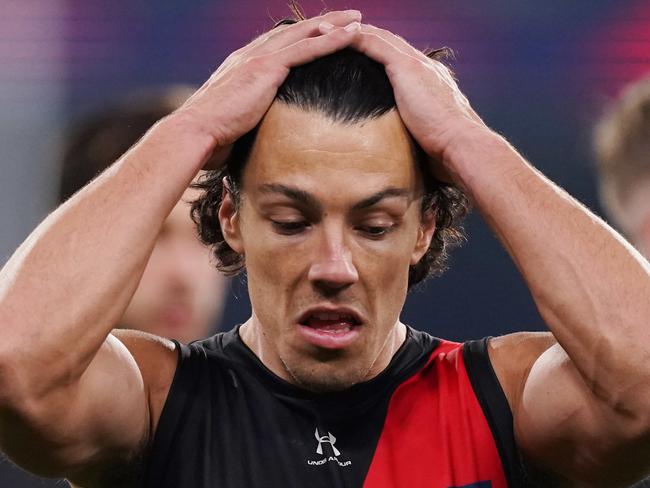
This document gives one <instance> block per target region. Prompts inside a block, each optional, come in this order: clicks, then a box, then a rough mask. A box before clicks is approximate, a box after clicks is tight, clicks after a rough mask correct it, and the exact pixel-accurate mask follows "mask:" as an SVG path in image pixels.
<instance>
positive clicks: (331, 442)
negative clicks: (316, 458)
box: [316, 427, 341, 456]
mask: <svg viewBox="0 0 650 488" xmlns="http://www.w3.org/2000/svg"><path fill="white" fill-rule="evenodd" d="M316 440H317V441H318V447H317V448H316V454H321V455H322V454H323V443H324V442H328V443H329V445H330V446H332V451H334V455H335V456H340V455H341V452H340V451H339V450H338V449H337V448H336V447H334V443H335V442H336V437H334V436H333V435H332V433H331V432H328V433H327V435H323V436H321V435H320V434H319V433H318V427H316Z"/></svg>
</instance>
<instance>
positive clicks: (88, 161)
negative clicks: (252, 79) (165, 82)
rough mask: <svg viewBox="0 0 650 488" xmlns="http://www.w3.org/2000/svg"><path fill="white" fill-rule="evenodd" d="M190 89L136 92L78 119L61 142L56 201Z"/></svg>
mask: <svg viewBox="0 0 650 488" xmlns="http://www.w3.org/2000/svg"><path fill="white" fill-rule="evenodd" d="M193 91H194V90H193V88H191V87H189V86H184V85H178V86H169V87H164V88H159V89H147V90H146V91H136V92H133V93H130V94H128V95H126V96H124V97H123V98H122V99H120V100H118V101H115V102H113V103H111V104H110V105H108V106H106V107H103V108H101V109H99V110H97V111H95V112H93V113H91V114H88V115H87V116H85V117H83V118H81V119H80V120H78V121H77V122H76V123H75V125H73V126H72V127H71V128H70V130H69V131H68V133H67V137H66V140H65V143H64V149H63V155H62V158H61V159H62V161H61V163H62V166H61V180H60V182H59V194H58V203H63V202H64V201H66V200H67V199H68V198H70V197H71V196H72V195H73V194H75V193H76V192H77V191H79V190H80V189H81V188H83V187H84V186H86V185H87V184H88V183H89V182H90V181H91V180H92V179H94V178H95V177H96V176H97V175H99V174H100V173H101V172H102V171H104V170H105V169H106V168H108V167H109V166H110V165H111V164H113V163H114V162H115V161H116V160H117V159H118V158H119V157H120V156H122V154H124V153H125V152H126V151H127V150H128V149H129V148H130V147H131V146H132V145H133V144H135V143H136V142H137V141H138V140H139V139H140V138H141V137H142V136H143V135H144V134H145V132H147V130H149V128H150V127H151V126H152V125H153V124H155V123H156V122H157V121H158V120H160V119H162V118H163V117H165V116H166V115H169V113H171V112H172V111H174V110H175V109H176V108H178V107H179V106H180V105H181V104H182V103H183V102H184V101H185V100H186V99H187V98H188V97H189V95H190V94H191V93H192V92H193Z"/></svg>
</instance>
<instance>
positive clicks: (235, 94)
mask: <svg viewBox="0 0 650 488" xmlns="http://www.w3.org/2000/svg"><path fill="white" fill-rule="evenodd" d="M359 18H360V17H359V14H358V12H357V13H355V12H330V13H328V14H326V15H325V16H322V17H318V18H315V19H310V20H308V21H305V22H301V23H299V24H296V25H293V26H285V27H281V28H279V29H277V30H274V31H273V32H271V33H269V34H266V35H264V36H261V37H260V38H258V39H256V40H255V41H253V42H252V43H251V44H249V45H248V46H246V47H244V48H242V49H240V50H239V51H237V52H235V53H233V55H231V56H230V57H229V58H228V59H227V60H226V61H225V62H224V64H223V65H222V66H221V67H220V68H219V69H218V70H217V71H216V72H215V73H214V74H213V76H212V77H211V78H210V80H208V81H207V82H206V84H205V85H204V86H203V87H202V88H201V89H200V90H199V91H198V92H197V93H196V94H195V95H193V96H192V97H191V98H190V99H189V100H188V102H187V103H186V104H185V105H184V106H183V107H181V109H179V110H178V111H177V112H176V113H174V114H172V115H170V116H168V117H166V118H165V119H163V120H161V121H160V122H159V123H158V124H156V125H155V126H154V127H153V128H152V129H151V130H150V131H149V132H148V133H147V135H146V136H145V137H144V138H143V139H142V140H141V141H140V142H139V143H138V144H136V145H135V146H134V147H133V148H132V149H131V150H130V151H129V152H127V153H126V154H125V155H124V156H123V157H122V158H121V159H120V160H119V161H117V162H116V163H115V164H114V165H113V166H112V167H110V168H109V169H108V170H107V171H105V172H104V173H103V174H102V175H101V176H100V177H99V178H97V179H96V180H95V181H94V182H92V183H91V184H89V185H88V186H87V187H86V188H84V189H83V190H82V191H80V192H79V193H78V194H77V195H75V196H74V197H72V198H71V199H70V200H69V201H68V202H66V203H65V204H63V205H62V206H61V207H60V208H58V209H57V210H56V211H55V212H54V213H53V214H51V215H50V216H49V217H48V218H47V219H45V221H44V222H43V223H42V224H41V225H40V226H39V227H38V228H37V229H36V230H35V231H34V232H33V233H32V235H31V236H30V237H29V238H28V239H27V240H26V241H25V242H24V243H23V245H22V246H21V247H20V248H19V249H18V250H17V251H16V253H15V254H14V256H13V257H12V258H11V259H10V260H9V262H8V263H7V264H6V266H5V267H4V268H3V269H2V272H1V273H0V449H2V450H4V451H6V452H7V453H8V454H9V455H10V457H12V458H14V459H15V460H16V461H17V462H18V463H20V464H22V465H23V466H25V467H27V468H28V469H30V470H32V471H34V472H36V473H38V474H44V475H57V476H67V477H70V478H71V479H73V480H77V479H78V480H80V481H82V482H83V483H86V484H87V483H91V484H92V483H95V482H96V480H97V477H98V476H99V474H100V473H101V471H102V469H103V468H105V467H106V465H107V464H110V463H111V462H113V461H119V460H120V459H128V458H129V457H130V456H132V455H133V454H134V453H136V452H137V451H138V450H139V449H140V448H141V446H142V443H143V442H146V440H147V439H148V438H150V436H151V434H152V432H153V426H154V425H155V422H156V415H157V411H156V410H155V409H152V407H151V405H150V404H149V402H150V393H151V391H152V388H153V389H155V390H156V391H159V390H162V391H165V387H166V386H167V387H168V384H167V385H165V382H167V383H168V382H169V381H170V377H169V376H170V375H167V376H166V377H165V378H162V379H161V378H159V377H157V376H155V375H154V380H152V379H151V378H152V376H151V375H149V374H147V371H150V370H152V369H155V367H156V365H157V363H159V362H160V363H164V364H169V363H170V362H171V363H172V364H173V361H174V356H173V352H172V351H170V348H169V347H168V345H165V343H164V342H162V343H161V342H158V343H157V342H156V341H153V342H152V343H151V344H150V345H149V346H148V347H147V348H146V349H147V353H146V354H142V355H138V354H137V353H135V356H137V357H134V353H133V351H134V348H136V346H134V345H133V344H131V345H130V346H129V348H127V347H125V345H124V344H123V343H122V342H121V341H120V340H118V339H116V338H115V337H112V336H109V333H110V332H111V330H112V328H113V327H114V326H115V324H116V323H117V322H118V320H119V319H120V317H121V315H122V313H123V312H124V309H125V308H126V306H127V304H128V302H129V300H130V298H131V296H132V294H133V292H134V291H135V288H136V287H137V284H138V281H139V278H140V276H141V273H142V271H143V269H144V266H145V264H146V261H147V259H148V256H149V254H150V252H151V249H152V246H153V244H154V241H155V238H156V235H157V234H158V232H159V229H160V227H161V226H162V223H163V222H164V220H165V218H166V217H167V215H168V213H169V212H170V211H171V209H172V208H173V206H174V205H175V204H176V202H177V201H178V199H179V198H180V196H181V195H182V193H183V191H184V190H185V189H186V187H187V186H188V184H189V183H190V181H191V180H192V178H193V177H194V176H195V175H196V173H197V172H198V171H199V169H200V168H201V167H202V166H203V165H204V163H205V162H206V161H207V160H208V158H209V157H210V155H211V154H212V153H213V152H214V151H215V150H218V149H222V148H224V147H227V146H228V145H229V144H231V143H232V142H234V141H235V140H236V139H237V138H238V137H240V136H241V135H243V134H245V133H246V132H248V131H249V130H251V129H252V128H253V127H254V126H255V125H256V124H257V123H258V122H259V120H260V119H261V118H262V116H263V115H264V113H265V112H266V110H267V108H268V107H269V105H270V104H271V102H272V101H273V98H274V96H275V92H276V90H277V87H278V86H279V85H280V84H281V83H282V81H283V80H284V78H285V77H286V75H287V74H288V72H289V69H290V67H291V66H293V65H295V64H300V63H304V62H307V61H310V60H312V59H314V58H316V57H319V56H323V55H326V54H328V53H330V52H333V51H336V50H338V49H341V48H342V47H344V46H346V45H348V44H349V43H350V42H351V41H352V40H353V39H354V37H355V36H356V35H357V32H356V31H355V30H354V29H351V30H344V29H342V28H340V27H341V26H344V25H347V24H348V23H350V22H352V21H355V20H358V19H359ZM323 20H326V21H328V22H330V23H332V24H334V25H335V26H338V28H335V29H333V30H332V31H331V32H330V33H328V34H327V35H320V34H319V31H318V25H319V24H320V22H321V21H323ZM357 27H358V25H357ZM124 340H126V339H124ZM127 342H128V341H127ZM170 358H171V359H170ZM151 381H155V383H154V384H153V385H152V384H150V382H151ZM160 382H162V386H161V384H160Z"/></svg>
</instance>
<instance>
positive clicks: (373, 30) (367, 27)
mask: <svg viewBox="0 0 650 488" xmlns="http://www.w3.org/2000/svg"><path fill="white" fill-rule="evenodd" d="M361 32H367V33H369V34H375V35H378V36H379V37H381V38H382V39H384V40H385V41H386V42H388V43H390V44H391V45H393V46H394V47H395V48H397V49H399V50H400V51H402V52H403V53H404V54H409V55H411V56H415V57H417V58H418V59H421V60H422V61H425V60H427V59H430V58H428V57H427V56H426V55H425V54H424V53H423V52H422V51H420V50H418V49H416V48H414V47H413V46H411V45H410V44H409V43H408V42H406V39H404V38H403V37H400V36H398V35H397V34H395V33H393V32H390V31H388V30H386V29H382V28H381V27H376V26H374V25H371V24H361Z"/></svg>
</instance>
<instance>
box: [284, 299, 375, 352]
mask: <svg viewBox="0 0 650 488" xmlns="http://www.w3.org/2000/svg"><path fill="white" fill-rule="evenodd" d="M315 313H337V314H341V315H349V316H351V317H352V318H353V319H354V320H355V322H356V324H355V325H353V326H352V328H351V329H350V330H349V331H347V332H328V331H325V330H320V329H315V328H313V327H309V326H308V325H304V322H305V321H306V320H307V319H308V317H309V316H310V315H312V314H315ZM363 324H364V320H363V319H362V317H361V315H360V314H359V313H358V312H357V311H356V310H354V309H351V308H348V307H335V306H317V307H311V308H309V309H308V310H306V311H305V312H304V313H303V314H302V315H301V316H300V318H299V319H298V321H297V322H296V325H297V327H298V331H299V333H300V335H301V337H302V338H303V340H305V342H307V343H309V344H311V345H313V346H316V347H320V348H323V349H343V348H345V347H348V346H349V345H351V344H352V343H353V342H354V341H355V340H356V339H357V338H358V337H359V335H360V334H361V330H360V329H361V326H362V325H363Z"/></svg>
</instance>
